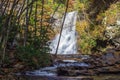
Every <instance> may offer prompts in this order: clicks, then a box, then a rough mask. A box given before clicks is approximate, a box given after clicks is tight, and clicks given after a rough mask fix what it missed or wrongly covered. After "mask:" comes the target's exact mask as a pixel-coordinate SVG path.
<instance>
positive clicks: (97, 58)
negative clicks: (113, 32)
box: [57, 49, 120, 76]
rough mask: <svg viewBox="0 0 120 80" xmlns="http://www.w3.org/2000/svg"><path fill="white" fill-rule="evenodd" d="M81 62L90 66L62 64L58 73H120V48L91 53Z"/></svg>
mask: <svg viewBox="0 0 120 80" xmlns="http://www.w3.org/2000/svg"><path fill="white" fill-rule="evenodd" d="M79 63H84V64H87V65H88V66H85V65H82V66H78V65H73V66H60V67H58V68H57V72H58V75H64V76H79V75H96V74H101V73H119V72H120V50H117V49H108V50H107V51H106V52H104V53H103V54H96V55H95V54H94V55H90V57H89V58H87V59H83V60H82V62H79ZM66 64H67V63H66ZM74 64H75V62H74Z"/></svg>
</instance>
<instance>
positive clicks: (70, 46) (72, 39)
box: [50, 11, 77, 54]
mask: <svg viewBox="0 0 120 80" xmlns="http://www.w3.org/2000/svg"><path fill="white" fill-rule="evenodd" d="M76 19H77V11H73V12H69V13H67V15H66V17H65V22H64V25H63V30H62V34H61V39H60V44H59V47H58V52H57V54H76V53H77V46H76V43H77V39H76V31H75V24H76ZM59 37H60V34H57V35H56V37H55V38H54V39H53V40H52V41H51V44H50V48H51V52H50V53H52V54H55V52H56V49H57V46H58V40H59Z"/></svg>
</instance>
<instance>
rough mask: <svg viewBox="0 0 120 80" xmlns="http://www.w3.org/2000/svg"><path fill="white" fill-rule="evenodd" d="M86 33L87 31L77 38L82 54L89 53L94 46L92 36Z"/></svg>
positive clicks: (94, 42)
mask: <svg viewBox="0 0 120 80" xmlns="http://www.w3.org/2000/svg"><path fill="white" fill-rule="evenodd" d="M88 35H89V34H87V33H84V34H82V35H81V39H80V40H79V46H80V49H81V51H82V53H83V54H91V53H92V52H91V49H92V48H93V47H95V46H96V40H95V39H94V37H92V36H91V35H89V36H88Z"/></svg>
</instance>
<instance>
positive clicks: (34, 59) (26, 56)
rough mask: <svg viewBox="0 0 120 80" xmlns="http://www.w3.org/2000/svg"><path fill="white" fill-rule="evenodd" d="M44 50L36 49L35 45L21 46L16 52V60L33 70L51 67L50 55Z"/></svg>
mask: <svg viewBox="0 0 120 80" xmlns="http://www.w3.org/2000/svg"><path fill="white" fill-rule="evenodd" d="M43 52H44V50H42V51H41V50H40V49H36V48H35V47H34V46H33V45H27V46H19V47H18V48H17V52H16V58H17V59H19V60H20V61H22V62H23V63H24V65H26V66H29V67H32V68H40V67H43V66H46V65H49V64H50V63H51V62H50V55H49V53H47V52H44V53H43Z"/></svg>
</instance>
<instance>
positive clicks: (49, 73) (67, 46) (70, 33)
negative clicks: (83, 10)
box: [26, 11, 89, 80]
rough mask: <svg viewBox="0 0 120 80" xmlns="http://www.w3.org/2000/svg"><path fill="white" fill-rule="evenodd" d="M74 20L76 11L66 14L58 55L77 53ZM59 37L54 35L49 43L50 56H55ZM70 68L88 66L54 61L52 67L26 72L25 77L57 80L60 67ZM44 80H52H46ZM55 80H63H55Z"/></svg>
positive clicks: (71, 61) (81, 63)
mask: <svg viewBox="0 0 120 80" xmlns="http://www.w3.org/2000/svg"><path fill="white" fill-rule="evenodd" d="M76 19H77V11H73V12H69V13H67V15H66V18H65V22H64V25H63V31H62V36H61V40H60V44H59V48H58V54H76V53H77V47H76V43H77V39H76V31H75V23H76ZM59 36H60V34H58V35H56V37H55V38H54V39H53V40H52V41H51V44H50V48H51V49H52V51H51V53H52V54H55V52H56V48H57V45H58V39H59ZM72 57H73V56H72ZM84 57H85V56H84ZM82 58H83V57H81V59H82ZM85 58H86V57H85ZM70 66H73V67H74V66H77V67H89V64H87V63H84V62H79V61H76V60H62V62H61V61H60V62H59V61H55V62H54V63H53V65H52V66H49V67H45V68H41V69H40V70H36V71H32V72H31V71H28V72H27V73H26V75H28V76H41V77H45V78H46V77H57V78H58V70H57V69H58V68H60V67H70ZM41 80H44V79H41ZM46 80H53V78H52V79H46ZM55 80H63V79H55ZM65 80H66V79H65Z"/></svg>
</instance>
